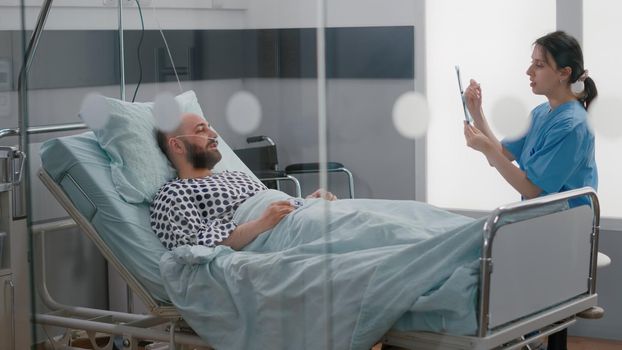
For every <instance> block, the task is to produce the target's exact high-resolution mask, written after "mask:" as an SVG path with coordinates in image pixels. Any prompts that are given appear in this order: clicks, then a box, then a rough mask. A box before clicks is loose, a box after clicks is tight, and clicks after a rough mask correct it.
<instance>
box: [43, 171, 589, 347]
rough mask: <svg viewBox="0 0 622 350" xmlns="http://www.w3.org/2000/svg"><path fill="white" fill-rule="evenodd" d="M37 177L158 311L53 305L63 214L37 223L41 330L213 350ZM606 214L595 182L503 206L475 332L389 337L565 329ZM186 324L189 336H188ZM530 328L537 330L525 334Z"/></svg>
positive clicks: (510, 342) (420, 340)
mask: <svg viewBox="0 0 622 350" xmlns="http://www.w3.org/2000/svg"><path fill="white" fill-rule="evenodd" d="M39 178H40V179H41V181H42V182H43V183H44V184H45V185H46V187H47V188H48V189H49V190H50V191H51V192H52V194H53V195H54V196H55V197H56V199H57V200H58V201H59V202H60V203H61V205H62V206H63V207H64V208H65V209H66V210H67V212H68V213H69V215H70V216H71V218H72V219H73V221H75V223H77V225H78V226H79V227H80V228H81V229H82V231H83V232H84V233H85V234H86V235H87V236H88V237H89V238H90V239H91V240H92V241H93V242H94V243H95V245H96V246H97V247H98V248H99V250H100V251H101V253H102V254H103V256H104V257H105V258H106V260H107V261H108V262H109V263H110V264H111V265H112V266H114V268H115V269H116V270H117V271H118V272H119V273H120V275H121V276H122V277H123V279H124V280H125V281H126V282H127V284H128V286H129V287H130V288H131V289H132V290H133V291H134V292H135V293H136V295H138V296H139V297H140V299H141V300H142V301H143V302H144V304H145V305H146V306H147V308H148V309H149V311H150V312H151V315H136V314H129V313H121V312H112V311H106V310H95V309H88V308H80V307H72V306H66V305H61V304H59V303H57V302H55V301H54V300H53V299H52V297H51V296H50V295H49V293H48V291H47V288H46V286H45V270H44V268H45V266H44V264H43V261H44V253H45V249H44V246H43V241H44V240H43V234H44V233H45V232H51V231H54V230H57V229H61V228H66V227H68V225H74V223H73V221H71V220H66V221H65V222H60V223H56V224H46V225H45V227H43V226H41V225H36V226H35V227H33V232H34V233H35V235H36V237H35V238H36V239H35V249H36V251H35V255H36V261H35V262H38V263H39V264H40V268H39V269H38V270H39V271H40V274H39V275H38V276H36V277H37V278H36V280H37V283H36V284H37V286H38V290H39V293H40V295H41V297H42V300H43V301H44V303H45V304H46V306H47V307H48V308H50V309H51V310H52V312H50V313H47V314H36V315H35V317H34V320H35V322H36V323H39V324H41V325H44V326H56V327H63V328H65V329H66V331H65V336H64V337H62V339H60V340H59V339H52V338H51V339H50V341H51V342H53V343H54V344H55V346H56V348H57V349H64V348H68V347H67V346H68V341H69V338H68V337H69V335H70V334H71V330H72V329H82V330H86V331H87V334H88V335H89V337H90V338H91V339H92V342H93V340H94V338H95V334H96V333H105V334H109V335H117V336H122V337H123V349H137V344H138V341H139V340H151V341H161V342H169V343H170V344H171V345H170V348H171V349H175V345H174V344H178V345H182V348H184V349H185V348H188V349H193V348H195V347H201V349H203V348H205V349H209V346H208V344H207V343H206V342H204V341H203V340H202V339H200V338H199V337H198V336H196V335H195V334H193V333H192V331H191V329H189V328H188V327H184V326H183V325H184V323H183V320H182V318H181V316H180V315H179V313H178V312H177V310H176V309H175V307H174V306H172V305H168V304H162V303H160V302H158V301H156V299H154V297H153V296H152V295H151V294H150V293H149V292H148V291H147V290H146V289H145V288H144V286H142V285H141V283H140V282H139V281H138V280H137V279H136V278H135V277H134V276H133V275H132V274H131V273H130V272H129V271H128V270H127V269H126V268H125V267H124V266H123V264H122V263H121V262H120V261H119V260H118V259H117V257H116V256H115V254H114V252H112V251H111V250H110V248H109V247H108V246H107V245H106V244H105V242H104V241H103V240H102V239H101V237H100V236H99V234H98V233H97V231H96V230H95V229H94V228H93V226H92V225H91V224H90V222H89V221H88V220H87V219H86V218H84V217H83V216H82V214H81V213H80V212H79V211H78V210H77V209H76V208H75V207H74V205H73V203H72V202H71V200H70V199H69V197H67V195H66V194H65V192H64V191H63V189H62V188H61V187H60V186H59V185H58V184H57V183H56V182H55V181H54V180H53V179H52V178H51V177H50V176H49V175H48V174H47V173H46V172H45V170H40V171H39ZM578 197H589V198H590V199H591V203H592V205H591V206H588V205H584V206H579V207H575V208H571V209H567V210H566V208H567V206H565V205H564V204H565V203H567V201H568V200H569V199H573V198H578ZM547 208H548V209H547ZM551 208H553V209H551ZM543 211H544V213H545V214H543ZM599 218H600V213H599V205H598V198H597V196H596V193H595V192H594V190H593V189H591V188H583V189H578V190H573V191H568V192H564V193H559V194H554V195H550V196H546V197H541V198H537V199H533V200H528V201H523V202H519V203H515V204H510V205H507V206H504V207H500V208H498V209H496V210H495V211H494V212H493V213H492V214H491V215H490V216H489V217H488V220H487V222H486V224H485V226H484V229H483V233H482V234H483V240H482V253H481V257H480V270H481V271H480V292H479V302H478V317H479V320H478V321H479V323H478V324H479V328H478V332H477V335H476V336H456V335H451V334H441V333H428V332H389V333H387V334H386V335H385V336H384V337H383V338H382V340H381V341H382V343H384V344H388V345H392V346H396V347H402V348H406V349H418V350H432V349H441V348H442V349H478V350H479V349H520V348H521V347H523V346H525V345H526V344H528V343H529V342H530V341H533V340H534V338H537V337H543V336H546V335H548V334H551V333H554V332H557V331H559V330H562V329H565V328H567V327H568V326H569V325H571V324H573V323H574V322H575V319H576V315H577V314H579V313H580V312H582V311H585V310H588V309H590V308H592V307H595V306H596V304H597V295H596V291H595V288H596V258H597V253H598V232H599ZM508 301H510V302H508ZM180 325H181V327H180ZM184 329H185V330H186V333H184V332H181V331H182V330H184ZM187 331H190V333H187ZM525 334H534V335H533V336H532V337H530V338H524V335H525ZM111 339H112V337H111ZM111 348H112V342H110V343H109V344H108V345H107V346H105V347H95V349H106V350H108V349H111Z"/></svg>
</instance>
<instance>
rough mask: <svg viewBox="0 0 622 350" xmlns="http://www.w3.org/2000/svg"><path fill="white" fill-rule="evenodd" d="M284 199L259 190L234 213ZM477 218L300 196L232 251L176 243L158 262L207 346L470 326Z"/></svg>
mask: <svg viewBox="0 0 622 350" xmlns="http://www.w3.org/2000/svg"><path fill="white" fill-rule="evenodd" d="M284 198H287V195H286V194H284V193H282V192H278V191H273V190H269V191H266V192H262V193H259V194H257V195H256V196H254V197H252V198H251V199H249V200H248V201H247V202H245V203H244V204H243V205H242V206H241V207H240V208H239V209H238V211H237V212H236V215H235V220H236V221H237V222H238V223H244V222H246V221H248V220H252V219H255V218H257V217H259V216H260V215H261V213H262V212H263V211H264V209H265V208H266V207H267V205H269V204H270V203H271V202H273V201H276V200H281V199H284ZM482 220H483V219H482ZM482 220H474V219H471V218H467V217H464V216H460V215H457V214H452V213H450V212H447V211H444V210H441V209H438V208H435V207H433V206H430V205H428V204H425V203H419V202H414V201H389V200H365V199H357V200H339V201H335V202H327V201H324V200H319V199H314V200H305V204H304V206H303V207H301V208H299V209H297V210H296V211H294V212H293V213H291V214H289V215H288V216H287V217H285V219H283V220H282V221H281V222H280V223H279V224H278V225H277V226H275V227H274V228H273V229H272V230H270V231H267V232H265V233H263V234H261V235H260V236H259V237H258V238H257V239H256V240H255V241H253V242H252V243H251V244H249V245H248V246H247V247H245V249H244V250H243V251H240V252H236V251H234V250H232V249H230V248H228V247H225V246H219V247H216V248H206V247H202V246H192V247H191V246H183V247H178V248H176V249H175V250H173V251H171V252H168V253H166V254H164V256H163V257H162V259H161V261H160V270H161V273H162V277H163V280H164V284H165V288H166V290H167V292H168V294H169V296H170V299H171V301H172V302H173V303H174V304H175V306H177V308H178V309H179V310H180V312H181V314H182V316H183V317H184V318H185V319H186V321H187V322H188V324H189V325H190V326H191V327H192V328H193V329H194V330H195V331H196V332H197V333H198V334H199V335H200V336H201V337H203V338H204V339H206V341H207V342H209V343H210V344H211V345H212V346H213V347H215V348H216V349H228V350H234V349H241V350H242V349H244V350H249V349H370V348H371V347H372V346H373V344H374V343H375V342H376V341H378V340H379V339H380V338H381V337H382V335H383V334H384V333H386V332H387V331H388V330H389V329H391V328H392V327H393V328H394V329H397V330H426V331H436V332H449V333H452V334H462V335H464V334H473V333H474V332H475V330H476V328H477V320H476V310H475V305H476V296H477V283H478V273H479V265H478V258H479V254H480V249H481V241H482V227H483V221H482Z"/></svg>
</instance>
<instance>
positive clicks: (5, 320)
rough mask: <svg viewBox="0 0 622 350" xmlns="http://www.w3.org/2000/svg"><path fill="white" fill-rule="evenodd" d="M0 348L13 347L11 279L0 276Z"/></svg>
mask: <svg viewBox="0 0 622 350" xmlns="http://www.w3.org/2000/svg"><path fill="white" fill-rule="evenodd" d="M0 349H11V350H14V349H13V281H12V280H11V275H7V276H2V277H0Z"/></svg>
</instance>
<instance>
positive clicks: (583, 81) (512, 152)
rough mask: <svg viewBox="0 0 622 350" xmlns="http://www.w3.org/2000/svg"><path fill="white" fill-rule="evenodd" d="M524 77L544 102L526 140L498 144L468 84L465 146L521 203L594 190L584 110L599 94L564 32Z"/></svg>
mask: <svg viewBox="0 0 622 350" xmlns="http://www.w3.org/2000/svg"><path fill="white" fill-rule="evenodd" d="M527 75H528V76H529V81H530V86H531V91H533V93H534V94H536V95H543V96H544V97H546V99H547V101H546V102H544V103H542V104H541V105H539V106H537V107H536V108H534V109H533V110H532V112H531V122H530V125H529V129H528V131H527V133H526V134H525V135H524V136H522V137H520V138H518V139H513V140H510V139H505V140H502V141H499V140H498V139H497V138H496V137H495V135H494V134H493V133H492V131H491V129H490V127H489V125H488V122H487V121H486V117H485V116H484V113H483V111H482V89H481V87H480V85H479V84H478V83H477V82H476V81H475V80H471V82H470V84H469V86H468V88H467V89H466V90H465V92H464V94H465V98H466V101H467V108H468V109H469V112H470V113H471V116H472V117H473V124H468V123H465V125H464V136H465V138H466V142H467V145H468V146H469V147H471V148H473V149H475V150H477V151H480V152H482V153H483V154H484V155H485V156H486V158H487V159H488V162H489V163H490V165H491V166H493V167H495V169H496V170H497V171H498V172H499V174H501V176H502V177H503V178H504V179H505V180H506V181H507V182H508V183H509V184H510V185H511V186H512V187H514V189H516V190H517V191H518V192H519V193H520V194H521V196H522V198H524V199H529V198H535V197H538V196H543V195H546V194H550V193H556V192H562V191H567V190H570V189H575V188H581V187H584V186H591V187H592V188H594V189H596V188H597V186H598V172H597V169H596V162H595V159H594V135H593V134H592V132H591V130H590V129H589V127H588V125H587V109H588V107H589V105H590V103H591V102H592V100H593V99H594V98H595V97H596V95H597V90H596V85H595V84H594V81H593V80H592V79H591V78H590V77H589V76H588V71H587V70H586V69H585V68H584V66H583V53H582V51H581V47H580V46H579V43H578V42H577V40H576V39H575V38H573V37H572V36H570V35H568V34H566V33H564V32H562V31H557V32H553V33H550V34H547V35H545V36H543V37H541V38H539V39H538V40H536V42H535V43H534V47H533V53H532V55H531V65H530V66H529V68H528V69H527ZM513 161H516V163H518V167H517V166H515V165H514V163H512V162H513ZM579 203H580V202H579ZM579 203H576V202H575V203H571V205H573V204H579ZM565 340H566V334H565V331H564V332H560V333H558V334H555V335H553V336H551V337H549V345H548V349H551V350H552V349H556V350H557V349H565V348H566V344H565V343H566V341H565Z"/></svg>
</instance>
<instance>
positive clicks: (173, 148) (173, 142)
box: [168, 137, 185, 154]
mask: <svg viewBox="0 0 622 350" xmlns="http://www.w3.org/2000/svg"><path fill="white" fill-rule="evenodd" d="M168 149H169V152H171V153H176V154H183V153H184V152H185V148H184V145H183V142H181V141H179V140H178V139H176V138H174V137H171V138H170V139H168Z"/></svg>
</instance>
